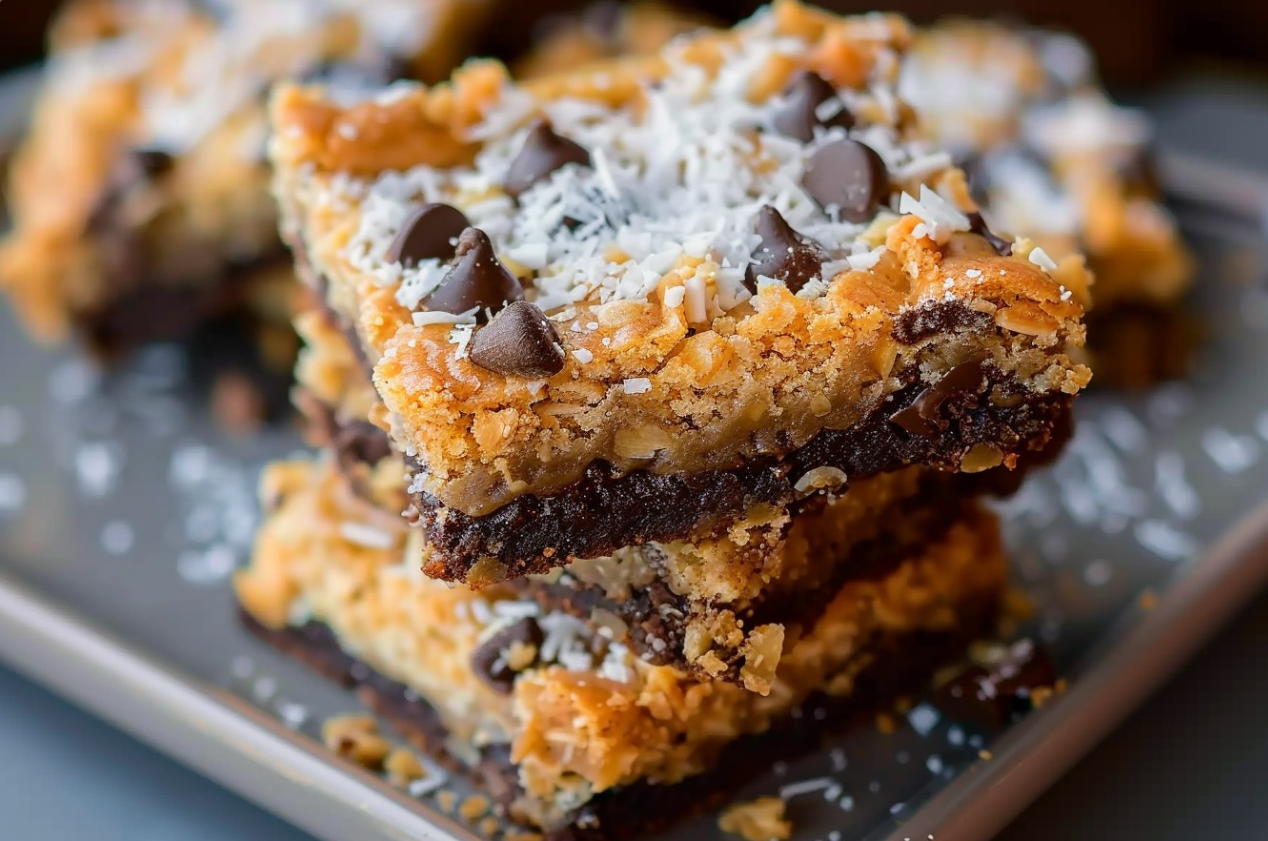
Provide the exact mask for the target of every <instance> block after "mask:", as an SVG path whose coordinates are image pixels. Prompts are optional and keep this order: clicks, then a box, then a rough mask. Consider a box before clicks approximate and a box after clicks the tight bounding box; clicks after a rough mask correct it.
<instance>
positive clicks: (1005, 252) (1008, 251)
mask: <svg viewBox="0 0 1268 841" xmlns="http://www.w3.org/2000/svg"><path fill="white" fill-rule="evenodd" d="M969 230H970V231H972V232H973V233H975V234H977V235H978V236H980V237H982V239H984V240H986V241H987V242H989V243H990V244H991V248H994V249H995V253H996V254H998V255H1000V256H1001V257H1009V256H1011V255H1012V253H1013V244H1012V243H1011V242H1009V241H1008V240H1006V239H1004V238H1003V237H1001V236H999V235H998V234H996V233H994V232H993V231H992V230H991V229H990V228H988V227H987V226H986V220H985V219H984V218H982V214H981V213H978V212H977V211H974V212H973V213H970V214H969Z"/></svg>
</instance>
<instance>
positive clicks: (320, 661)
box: [235, 462, 1005, 838]
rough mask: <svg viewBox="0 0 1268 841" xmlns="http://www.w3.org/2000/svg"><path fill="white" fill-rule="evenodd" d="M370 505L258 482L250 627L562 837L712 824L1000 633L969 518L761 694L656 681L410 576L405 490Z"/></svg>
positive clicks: (984, 531) (298, 465)
mask: <svg viewBox="0 0 1268 841" xmlns="http://www.w3.org/2000/svg"><path fill="white" fill-rule="evenodd" d="M380 488H381V490H375V491H373V492H372V493H371V495H370V497H369V498H366V497H363V496H362V495H360V494H357V493H354V492H352V491H351V490H350V489H349V488H348V487H347V485H346V484H345V482H344V477H343V475H342V474H341V473H340V471H338V470H335V469H333V468H332V467H331V466H330V465H328V464H320V463H312V462H293V463H284V464H279V465H276V466H274V467H273V468H271V469H270V471H269V472H268V473H266V475H265V477H264V480H263V484H262V493H263V495H264V503H265V506H266V510H267V512H268V513H267V516H266V520H265V523H264V525H263V527H262V529H261V531H260V534H259V537H258V543H257V551H256V553H255V556H254V558H253V561H252V564H251V566H250V567H249V568H247V569H246V570H244V571H242V572H241V573H239V575H238V577H237V579H236V581H235V584H236V588H237V592H238V596H239V599H240V601H241V604H242V605H243V606H244V608H245V610H246V611H247V615H248V622H249V624H250V625H251V626H252V627H253V628H254V629H255V630H256V631H257V632H258V633H260V634H261V635H263V636H265V637H266V638H268V639H270V640H272V641H273V642H274V643H275V644H277V645H279V646H280V647H282V648H283V649H285V650H287V651H289V652H291V653H293V654H295V655H296V656H298V657H299V658H300V659H303V660H305V661H307V662H309V663H311V664H313V665H315V666H318V667H319V668H321V669H322V670H323V671H326V672H327V674H329V675H331V676H332V677H335V678H337V679H340V680H342V681H344V682H345V683H347V684H350V685H352V684H355V685H357V686H358V688H359V689H360V692H361V695H362V697H363V698H365V699H366V700H367V701H368V702H369V703H370V704H371V706H372V707H374V708H375V709H376V710H378V711H379V712H381V713H383V714H384V715H385V716H386V717H387V718H388V719H389V720H390V721H391V723H393V724H394V725H396V726H397V727H398V728H400V729H401V731H402V732H403V733H404V734H405V735H408V736H411V737H412V738H413V739H414V741H415V742H416V744H418V746H419V747H420V748H422V749H424V750H427V751H429V752H431V753H433V754H445V755H447V756H448V757H449V759H450V761H452V762H455V763H457V764H461V765H464V766H466V767H468V768H470V769H472V770H473V771H474V772H476V773H477V774H479V775H481V776H482V777H483V781H484V786H485V788H486V789H487V790H488V791H489V793H491V794H492V795H493V796H495V797H496V798H498V799H499V800H500V801H501V803H502V805H503V807H504V808H505V809H506V812H507V814H508V815H509V816H510V817H511V818H512V819H514V820H516V821H519V822H525V823H528V824H532V825H535V826H538V827H541V828H544V829H547V830H560V831H561V834H560V835H558V836H556V837H560V838H578V837H600V836H599V835H598V833H600V832H606V833H608V834H605V835H603V836H601V837H605V838H611V837H613V835H614V834H616V833H621V832H629V833H634V834H636V833H637V832H638V831H639V829H640V828H641V827H642V826H644V825H645V822H646V821H648V820H660V821H664V820H667V819H669V818H671V817H672V816H673V815H672V813H673V812H679V813H681V812H683V811H686V810H690V809H698V808H700V807H701V806H705V805H708V804H710V803H711V802H713V796H714V795H717V794H720V793H724V791H725V789H726V788H727V787H728V786H734V785H736V784H737V783H739V782H741V781H742V780H743V779H744V777H745V776H746V775H751V774H753V773H755V772H757V771H759V770H761V768H762V767H763V766H762V765H760V764H759V765H757V766H754V762H758V763H769V762H770V761H773V760H775V759H779V758H781V757H783V756H787V755H788V754H789V753H790V752H795V751H797V750H799V749H805V747H807V746H808V740H809V738H810V736H812V735H813V734H814V733H816V732H819V731H822V730H825V729H827V728H828V727H830V726H832V725H834V724H835V725H837V726H839V725H840V724H841V723H842V722H843V721H845V720H848V718H849V713H850V711H852V710H854V711H858V710H861V709H868V707H866V706H864V704H865V702H872V701H875V700H876V698H877V697H878V696H879V697H892V694H893V693H895V692H899V691H909V690H914V689H916V688H918V687H919V686H920V685H922V683H924V682H925V681H926V680H927V679H928V675H930V674H931V673H932V671H933V670H934V668H936V667H937V666H938V665H939V664H940V663H941V662H942V661H943V660H945V659H946V658H949V657H950V658H953V657H955V656H956V655H957V653H958V652H960V651H962V650H963V647H964V646H965V645H966V644H967V643H968V642H969V641H971V640H973V639H975V638H978V637H980V636H982V635H986V634H989V633H990V632H991V631H992V629H993V627H994V622H995V619H996V611H997V608H998V606H999V603H1000V599H1001V597H1002V592H1003V587H1004V581H1005V569H1004V566H1005V565H1004V560H1003V556H1002V553H1001V549H1000V544H999V535H998V528H997V524H996V522H995V520H994V519H993V517H991V516H990V515H989V514H987V513H985V512H984V511H982V510H981V509H978V508H975V507H972V506H968V507H966V508H964V509H963V510H962V511H961V513H960V514H959V515H958V516H957V517H956V518H955V521H954V522H953V523H952V524H950V525H949V526H948V527H947V528H946V529H945V531H944V532H943V533H942V534H941V536H939V537H937V538H935V539H932V540H930V541H929V542H928V544H927V545H925V546H922V547H919V548H916V549H913V551H912V552H911V554H909V555H907V556H906V557H904V558H902V559H901V560H898V561H896V562H895V563H892V564H888V565H886V566H885V567H884V568H878V569H873V570H867V571H862V570H860V571H859V574H858V575H857V576H854V577H851V578H850V579H849V580H848V581H845V582H844V583H842V584H840V585H838V586H836V587H835V589H834V590H833V593H834V595H832V596H831V597H830V598H829V600H828V603H827V604H826V605H825V606H824V608H823V610H822V612H821V615H820V617H819V619H818V620H817V621H815V622H813V623H809V624H808V625H807V627H805V628H804V629H802V630H801V632H800V633H799V634H797V635H796V636H795V637H793V636H789V637H785V638H784V639H783V640H782V657H781V659H780V661H779V664H778V668H777V669H775V670H774V674H773V676H772V677H771V686H770V689H769V692H768V694H766V695H762V694H759V693H756V692H752V691H750V690H749V689H747V688H745V687H743V686H739V685H735V684H734V683H730V682H726V681H716V680H699V679H696V678H693V677H691V676H689V675H687V674H685V673H684V672H683V671H681V670H680V669H678V668H676V667H674V666H672V665H656V664H653V663H649V662H647V661H646V660H644V659H643V658H641V657H638V656H636V655H635V654H634V652H633V651H631V650H630V649H629V648H628V647H627V646H626V645H624V644H623V643H622V642H620V641H618V640H617V639H615V638H614V637H615V634H614V632H613V630H612V628H611V627H610V626H609V625H606V624H602V623H598V622H595V621H593V620H581V619H578V618H577V617H576V616H574V615H572V614H570V613H567V612H563V611H559V610H552V609H550V608H548V607H544V606H543V605H542V604H540V603H539V602H538V601H535V600H532V599H525V598H523V597H522V594H521V593H520V592H518V591H517V590H516V589H515V588H511V587H507V586H505V585H494V586H490V587H488V588H485V589H484V590H481V591H475V590H472V589H469V588H464V587H458V588H454V587H450V586H446V585H445V584H443V583H441V582H436V581H432V580H430V579H427V578H425V577H423V576H421V575H419V574H418V570H417V566H416V561H415V553H414V551H411V548H410V547H409V543H410V542H411V538H410V532H409V530H408V529H407V528H406V527H404V526H403V524H402V523H401V522H400V521H399V519H398V518H395V517H393V516H391V515H389V514H388V513H386V511H385V508H384V504H385V502H386V500H384V499H383V498H381V497H380V496H379V494H380V493H386V494H387V495H388V496H389V497H390V496H391V495H392V494H397V493H399V490H397V489H395V488H391V487H390V483H385V484H383V485H381V486H380ZM817 708H822V709H823V710H824V712H823V713H822V714H819V713H815V714H814V715H810V714H803V711H810V710H814V709H817ZM806 728H809V729H810V731H811V732H810V733H806V732H805V729H806ZM746 755H747V756H749V757H750V758H749V760H748V761H741V759H742V757H744V756H746ZM719 762H721V763H723V769H722V770H721V771H717V770H715V768H716V767H717V765H718V763H719ZM737 763H738V764H737ZM648 807H655V810H653V811H651V812H650V813H649V812H648ZM640 812H643V814H642V816H641V817H639V815H640ZM636 818H637V820H636ZM627 822H633V825H627Z"/></svg>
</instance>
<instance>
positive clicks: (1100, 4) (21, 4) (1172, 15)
mask: <svg viewBox="0 0 1268 841" xmlns="http://www.w3.org/2000/svg"><path fill="white" fill-rule="evenodd" d="M173 2H175V0H173ZM59 5H60V3H57V2H34V1H33V0H10V2H8V3H4V4H3V5H0V69H4V68H11V67H17V66H20V65H22V64H27V63H30V62H33V61H37V60H38V59H39V57H40V53H41V50H42V45H43V32H44V29H45V27H46V26H47V23H48V20H49V18H50V17H51V16H52V15H53V14H54V13H55V11H56V9H57V7H58V6H59ZM586 5H588V4H587V3H586V2H585V0H538V2H507V0H503V11H502V16H503V25H502V26H499V27H495V30H496V32H497V33H499V34H498V36H497V37H498V39H499V40H498V41H496V42H493V43H490V44H488V45H486V49H485V52H489V53H493V54H497V55H502V56H511V55H514V54H516V53H517V52H519V51H521V50H523V49H524V48H525V47H526V46H527V41H528V39H526V38H525V33H528V32H531V31H532V28H533V26H534V24H535V23H537V22H538V21H539V20H540V19H542V18H543V17H546V16H548V15H550V14H558V13H566V12H568V11H573V10H577V9H580V8H583V7H585V6H586ZM672 5H674V6H679V7H691V8H696V9H699V10H701V11H704V12H707V13H710V14H712V15H714V16H716V17H717V18H719V19H720V20H735V19H737V18H739V17H743V16H744V15H747V14H748V13H749V12H751V11H752V10H753V9H756V8H757V7H758V6H759V5H761V2H760V0H694V2H682V3H673V4H672ZM820 5H822V6H825V7H827V8H831V9H835V10H838V11H853V12H860V11H871V10H875V9H878V8H880V9H883V10H886V11H901V12H905V13H906V14H908V15H910V16H911V17H912V18H913V19H915V20H917V21H920V22H926V21H931V20H935V19H937V18H940V17H945V16H946V15H948V14H956V15H969V16H995V17H1002V18H1005V19H1014V20H1018V21H1025V22H1028V23H1034V24H1041V25H1045V26H1055V27H1059V28H1062V29H1068V30H1071V31H1073V32H1076V33H1078V34H1079V35H1081V36H1083V37H1084V38H1086V39H1087V40H1088V42H1089V43H1091V44H1092V46H1093V48H1094V49H1095V51H1096V54H1097V56H1098V57H1099V59H1100V62H1101V66H1102V68H1103V71H1104V76H1105V78H1106V80H1107V81H1108V82H1109V83H1110V84H1112V85H1118V86H1136V85H1141V84H1144V83H1147V82H1151V81H1156V80H1157V79H1158V78H1159V77H1160V76H1161V75H1162V74H1165V73H1167V72H1168V71H1170V70H1172V69H1173V68H1175V67H1177V66H1183V65H1187V64H1192V63H1193V62H1194V61H1203V62H1204V63H1209V62H1211V61H1218V62H1219V63H1229V62H1237V63H1242V64H1254V65H1257V66H1259V67H1260V68H1262V69H1268V48H1265V46H1264V42H1263V33H1264V32H1265V31H1268V3H1264V2H1246V0H1203V2H1201V3H1185V4H1181V3H1174V2H1171V0H1117V2H1107V0H1067V2H1065V3H1053V2H1051V0H1011V2H1000V0H955V2H947V1H946V0H887V2H868V0H822V2H820Z"/></svg>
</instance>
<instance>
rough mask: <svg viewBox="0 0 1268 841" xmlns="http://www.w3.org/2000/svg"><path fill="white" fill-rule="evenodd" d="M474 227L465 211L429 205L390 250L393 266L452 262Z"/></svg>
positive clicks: (407, 223) (409, 222) (406, 226)
mask: <svg viewBox="0 0 1268 841" xmlns="http://www.w3.org/2000/svg"><path fill="white" fill-rule="evenodd" d="M469 227H471V223H470V222H468V221H467V217H466V216H463V215H462V211H461V210H459V209H458V208H456V207H451V206H449V205H447V204H425V205H423V206H422V207H420V208H419V209H418V210H416V211H414V213H413V214H412V215H411V216H410V217H409V218H408V219H406V220H405V224H404V225H402V226H401V230H400V231H399V232H397V234H396V239H394V240H392V245H391V247H389V248H388V250H387V260H388V262H390V263H403V264H405V265H406V266H416V265H418V264H419V263H421V262H422V261H424V260H441V261H447V260H452V259H453V256H454V254H455V253H456V252H457V250H458V249H457V246H456V245H454V240H456V239H457V238H458V237H459V236H460V235H461V234H462V232H463V231H465V230H466V229H467V228H469Z"/></svg>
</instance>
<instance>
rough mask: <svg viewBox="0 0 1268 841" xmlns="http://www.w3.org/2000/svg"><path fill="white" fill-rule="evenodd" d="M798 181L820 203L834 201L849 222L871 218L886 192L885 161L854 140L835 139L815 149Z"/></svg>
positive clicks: (887, 176) (824, 206) (827, 204)
mask: <svg viewBox="0 0 1268 841" xmlns="http://www.w3.org/2000/svg"><path fill="white" fill-rule="evenodd" d="M801 183H802V184H803V185H804V186H805V188H806V191H807V192H808V193H810V196H811V198H813V199H814V200H815V201H816V202H818V203H819V206H820V207H822V208H825V209H826V208H828V207H829V206H832V205H835V206H836V207H837V208H839V209H840V214H841V218H842V219H845V220H846V221H848V222H867V221H868V220H870V219H871V218H872V217H873V216H874V215H875V214H876V209H877V208H878V207H879V206H880V204H881V202H883V201H884V200H885V197H886V196H887V195H888V194H889V172H888V170H886V169H885V162H884V161H883V160H881V156H880V155H878V154H876V151H875V150H874V149H872V147H870V146H867V145H866V144H863V143H859V142H858V141H857V140H849V139H843V140H838V141H836V142H835V143H829V144H828V145H827V146H824V147H823V148H822V149H820V150H819V151H818V152H815V153H814V155H813V156H811V158H810V163H808V164H807V165H806V174H805V175H804V176H803V177H802V179H801Z"/></svg>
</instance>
